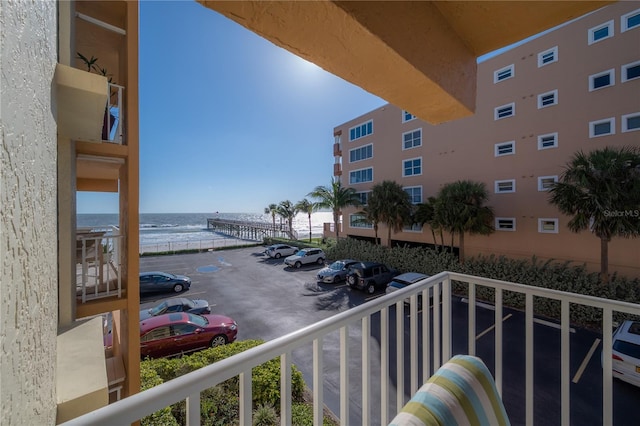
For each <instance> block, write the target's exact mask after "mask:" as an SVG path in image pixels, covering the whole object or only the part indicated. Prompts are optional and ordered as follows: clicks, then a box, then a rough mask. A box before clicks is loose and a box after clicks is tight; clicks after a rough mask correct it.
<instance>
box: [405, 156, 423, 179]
mask: <svg viewBox="0 0 640 426" xmlns="http://www.w3.org/2000/svg"><path fill="white" fill-rule="evenodd" d="M421 174H422V158H412V159H410V160H404V161H403V162H402V176H403V177H407V176H418V175H421Z"/></svg>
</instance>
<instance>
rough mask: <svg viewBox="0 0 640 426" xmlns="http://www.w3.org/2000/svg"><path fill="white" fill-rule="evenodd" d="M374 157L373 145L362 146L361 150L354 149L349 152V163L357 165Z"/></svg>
mask: <svg viewBox="0 0 640 426" xmlns="http://www.w3.org/2000/svg"><path fill="white" fill-rule="evenodd" d="M371 157H373V144H369V145H365V146H361V147H360V148H354V149H351V150H349V162H350V163H355V162H356V161H362V160H366V159H367V158H371Z"/></svg>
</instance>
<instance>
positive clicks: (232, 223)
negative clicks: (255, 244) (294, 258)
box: [207, 218, 298, 241]
mask: <svg viewBox="0 0 640 426" xmlns="http://www.w3.org/2000/svg"><path fill="white" fill-rule="evenodd" d="M207 229H208V230H212V231H214V232H219V233H221V234H225V235H230V236H232V237H236V238H240V239H244V240H255V241H262V240H263V239H264V238H265V237H271V238H288V239H291V240H297V239H298V235H297V232H295V231H294V232H293V233H291V232H290V231H289V229H288V227H287V226H286V225H285V224H276V225H275V226H274V225H273V224H272V223H267V222H245V221H241V220H229V219H217V218H209V219H207Z"/></svg>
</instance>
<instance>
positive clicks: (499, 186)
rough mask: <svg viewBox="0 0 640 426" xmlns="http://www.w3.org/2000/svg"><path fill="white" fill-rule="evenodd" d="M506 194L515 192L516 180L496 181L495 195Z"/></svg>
mask: <svg viewBox="0 0 640 426" xmlns="http://www.w3.org/2000/svg"><path fill="white" fill-rule="evenodd" d="M508 192H516V180H515V179H509V180H497V181H495V193H496V194H505V193H508Z"/></svg>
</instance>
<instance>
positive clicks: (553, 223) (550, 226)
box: [538, 218, 558, 234]
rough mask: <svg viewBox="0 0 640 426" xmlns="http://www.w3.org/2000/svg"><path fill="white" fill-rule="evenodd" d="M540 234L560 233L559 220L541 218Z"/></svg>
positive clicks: (539, 222)
mask: <svg viewBox="0 0 640 426" xmlns="http://www.w3.org/2000/svg"><path fill="white" fill-rule="evenodd" d="M538 232H541V233H543V234H557V233H558V219H549V218H541V219H538Z"/></svg>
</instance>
